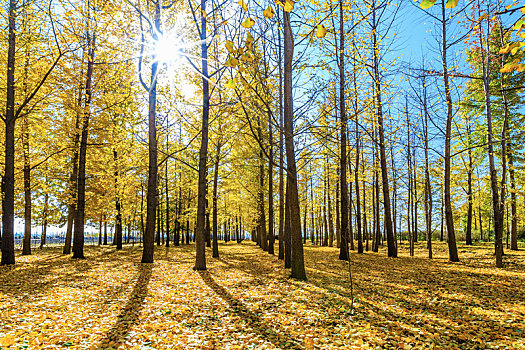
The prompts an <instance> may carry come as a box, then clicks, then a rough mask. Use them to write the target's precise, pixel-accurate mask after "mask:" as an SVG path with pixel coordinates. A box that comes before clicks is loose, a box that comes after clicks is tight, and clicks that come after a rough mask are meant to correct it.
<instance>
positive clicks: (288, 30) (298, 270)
mask: <svg viewBox="0 0 525 350" xmlns="http://www.w3.org/2000/svg"><path fill="white" fill-rule="evenodd" d="M293 49H294V43H293V35H292V27H291V23H290V13H289V12H285V13H284V131H285V144H286V160H287V179H288V182H289V185H288V189H289V191H288V192H289V195H288V196H289V202H290V229H291V230H290V235H291V241H292V242H291V243H292V244H291V247H292V261H291V263H292V273H291V277H292V278H295V279H298V280H306V271H305V269H304V252H303V241H302V240H301V213H300V207H299V194H298V189H297V168H296V164H295V148H294V127H293V124H294V122H293V105H292V101H293V100H292V59H293Z"/></svg>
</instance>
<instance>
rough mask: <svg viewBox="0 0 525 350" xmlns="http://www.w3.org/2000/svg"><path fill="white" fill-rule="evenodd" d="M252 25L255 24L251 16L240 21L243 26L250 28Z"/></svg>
mask: <svg viewBox="0 0 525 350" xmlns="http://www.w3.org/2000/svg"><path fill="white" fill-rule="evenodd" d="M254 25H255V21H254V20H253V19H252V18H251V17H248V18H246V19H245V20H244V22H242V23H241V26H243V27H244V28H246V29H250V28H251V27H253V26H254Z"/></svg>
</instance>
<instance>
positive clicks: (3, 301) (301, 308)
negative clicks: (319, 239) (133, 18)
mask: <svg viewBox="0 0 525 350" xmlns="http://www.w3.org/2000/svg"><path fill="white" fill-rule="evenodd" d="M459 248H460V258H461V259H462V261H461V262H460V263H449V262H447V259H446V256H447V255H446V254H447V253H446V246H445V245H444V244H440V243H436V244H435V248H434V253H435V257H436V258H435V259H433V260H428V259H426V258H425V254H426V253H425V251H424V249H423V243H422V244H419V245H417V247H416V257H413V258H410V257H408V256H407V255H408V254H407V250H406V247H402V248H401V251H400V255H401V257H400V258H397V259H391V258H387V257H386V253H385V252H384V251H380V253H379V254H378V253H369V252H367V253H365V254H363V255H357V254H355V253H353V254H352V255H351V258H352V269H353V279H354V310H352V307H351V302H350V288H349V286H350V284H349V282H348V281H349V279H348V267H347V265H346V263H345V262H342V261H339V260H337V250H336V248H329V247H312V246H309V245H308V246H306V247H305V256H306V265H307V275H308V281H306V282H298V281H294V280H290V279H289V278H288V274H289V271H287V270H285V269H284V268H283V267H282V264H281V262H280V261H278V260H277V258H276V257H274V256H270V255H268V254H267V253H265V252H262V251H261V250H260V249H258V248H257V247H255V246H254V245H253V244H252V243H251V242H244V243H242V244H237V243H233V242H230V243H229V244H221V245H220V251H221V258H220V259H212V258H211V257H210V258H209V259H208V271H205V272H196V271H193V270H192V267H193V261H194V260H193V255H194V253H193V252H194V246H183V247H172V248H168V249H166V248H165V247H159V248H157V250H156V253H155V259H156V262H155V263H154V264H149V265H142V264H140V263H138V261H140V256H141V250H140V249H141V248H139V247H136V246H135V247H125V248H124V250H123V251H119V252H117V251H115V250H114V248H113V247H87V248H86V256H87V259H86V260H81V261H78V260H72V259H71V258H70V257H68V256H62V255H61V254H60V250H59V249H58V248H48V249H45V250H42V251H35V252H34V253H35V254H34V255H32V256H25V257H22V256H19V257H17V264H16V266H15V267H11V268H8V267H1V268H0V347H1V349H65V348H70V349H226V350H227V349H246V350H247V349H362V348H363V349H365V348H387V349H388V348H390V349H410V348H413V349H422V348H435V349H447V348H448V349H485V348H502V349H503V348H510V349H518V348H521V349H523V348H525V288H524V286H525V253H524V252H523V251H519V252H510V251H508V252H507V255H506V257H505V260H506V264H507V267H506V268H505V269H496V268H495V267H494V264H493V260H494V259H493V257H492V249H493V248H492V245H479V244H478V245H477V246H474V247H465V246H460V247H459ZM210 255H211V254H210Z"/></svg>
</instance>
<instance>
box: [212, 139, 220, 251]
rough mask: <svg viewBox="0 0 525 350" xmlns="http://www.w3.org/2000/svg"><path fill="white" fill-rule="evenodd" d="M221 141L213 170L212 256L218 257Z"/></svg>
mask: <svg viewBox="0 0 525 350" xmlns="http://www.w3.org/2000/svg"><path fill="white" fill-rule="evenodd" d="M221 146H222V145H221V142H220V141H219V143H218V144H217V153H216V154H215V164H214V165H215V169H214V172H213V203H212V205H213V255H212V256H213V257H214V258H218V257H219V241H218V237H217V185H218V182H219V161H220V157H221Z"/></svg>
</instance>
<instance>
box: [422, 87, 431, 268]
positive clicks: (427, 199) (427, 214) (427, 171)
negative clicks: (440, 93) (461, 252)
mask: <svg viewBox="0 0 525 350" xmlns="http://www.w3.org/2000/svg"><path fill="white" fill-rule="evenodd" d="M423 89H424V90H423V109H424V113H425V117H424V118H423V125H424V130H423V133H424V142H425V223H426V231H427V233H426V236H427V249H428V258H429V259H432V187H431V183H430V169H429V165H428V148H429V147H428V119H429V116H428V110H427V93H426V83H425V81H424V80H423Z"/></svg>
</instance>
